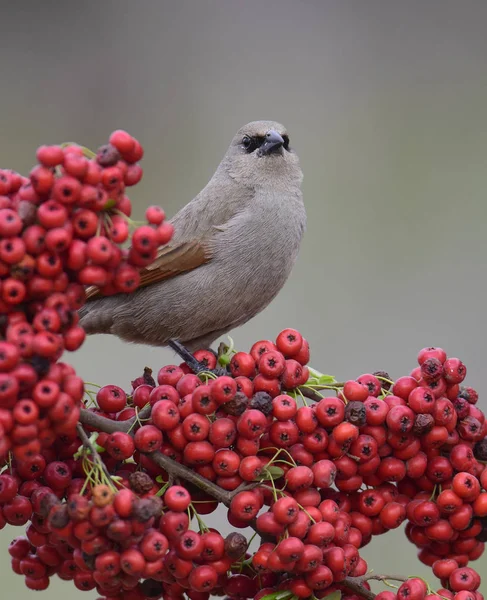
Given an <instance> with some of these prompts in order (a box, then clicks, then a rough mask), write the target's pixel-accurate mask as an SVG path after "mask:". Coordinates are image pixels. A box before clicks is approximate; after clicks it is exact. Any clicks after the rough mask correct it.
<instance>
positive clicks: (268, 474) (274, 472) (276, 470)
mask: <svg viewBox="0 0 487 600" xmlns="http://www.w3.org/2000/svg"><path fill="white" fill-rule="evenodd" d="M283 475H284V471H283V470H282V469H281V467H275V466H274V465H271V466H270V467H266V468H265V470H264V471H263V473H262V475H259V477H257V481H258V480H259V479H262V478H265V479H279V478H281V477H282V476H283ZM261 600H262V599H261Z"/></svg>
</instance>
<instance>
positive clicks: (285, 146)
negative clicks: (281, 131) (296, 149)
mask: <svg viewBox="0 0 487 600" xmlns="http://www.w3.org/2000/svg"><path fill="white" fill-rule="evenodd" d="M282 139H283V140H284V144H283V146H284V150H288V151H289V136H288V135H283V136H282Z"/></svg>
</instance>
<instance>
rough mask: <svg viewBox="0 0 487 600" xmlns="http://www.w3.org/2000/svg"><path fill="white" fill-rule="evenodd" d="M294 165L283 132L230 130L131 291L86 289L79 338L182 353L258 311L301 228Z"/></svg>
mask: <svg viewBox="0 0 487 600" xmlns="http://www.w3.org/2000/svg"><path fill="white" fill-rule="evenodd" d="M302 179H303V175H302V171H301V168H300V166H299V160H298V157H297V155H296V153H295V152H294V150H293V149H292V148H291V146H290V144H289V136H288V133H287V131H286V129H285V128H284V127H283V126H282V125H280V124H279V123H275V122H273V121H255V122H252V123H249V124H248V125H245V126H244V127H242V128H241V129H239V130H238V132H237V134H236V135H235V137H234V138H233V140H232V142H231V144H230V147H229V148H228V150H227V153H226V154H225V156H224V158H223V160H222V161H221V163H220V165H219V166H218V168H217V170H216V172H215V174H214V175H213V177H212V178H211V180H210V182H209V183H208V185H207V186H206V187H205V188H204V189H203V190H202V191H201V192H200V193H199V194H198V195H197V196H196V198H194V200H192V201H191V202H190V203H189V204H187V205H186V206H185V207H184V208H182V209H181V210H180V211H179V212H178V213H177V214H176V216H175V217H174V218H173V219H172V220H171V223H172V224H173V226H174V236H173V238H172V240H171V241H170V243H169V244H168V246H165V247H163V248H162V249H161V251H160V252H159V255H158V257H157V258H156V259H155V261H154V262H153V263H152V264H151V265H149V267H146V268H144V269H143V270H142V271H141V283H140V287H139V288H138V289H137V290H136V291H135V292H134V293H132V294H118V295H114V296H107V297H100V296H99V294H97V293H96V291H95V293H93V292H90V294H89V301H88V302H87V304H86V305H85V306H84V307H83V308H82V309H81V310H80V315H81V321H80V323H81V325H82V326H83V327H84V328H85V330H86V332H87V333H88V334H101V333H104V334H112V335H116V336H118V337H119V338H121V339H122V340H125V341H129V342H134V343H140V344H148V345H152V346H166V345H170V346H172V347H174V345H173V342H174V341H176V342H179V343H181V344H184V346H185V347H187V348H188V349H189V350H195V349H197V348H204V347H209V346H210V345H211V343H212V342H214V341H215V340H216V339H217V338H218V337H220V336H221V335H223V334H224V333H226V332H228V331H230V330H231V329H233V328H235V327H237V326H239V325H242V324H244V323H246V322H247V321H249V320H250V319H251V318H252V317H254V316H255V315H256V314H257V313H259V312H260V311H262V310H263V309H264V308H266V306H267V305H268V304H269V303H270V302H271V300H272V299H273V298H274V297H275V296H276V295H277V293H278V292H279V291H280V290H281V288H282V287H283V285H284V283H285V282H286V280H287V278H288V277H289V274H290V272H291V269H292V267H293V265H294V263H295V261H296V257H297V255H298V251H299V247H300V243H301V239H302V237H303V234H304V231H305V227H306V212H305V208H304V204H303V198H302V193H301V182H302Z"/></svg>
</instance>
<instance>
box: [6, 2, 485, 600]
mask: <svg viewBox="0 0 487 600" xmlns="http://www.w3.org/2000/svg"><path fill="white" fill-rule="evenodd" d="M2 8H3V10H2V18H1V19H0V44H1V47H2V50H1V55H0V56H1V58H0V82H1V84H0V85H1V92H0V107H1V112H0V134H1V143H0V164H1V165H2V166H5V167H11V168H15V169H17V170H20V171H23V172H28V170H29V169H30V167H31V166H32V165H33V163H34V160H35V158H34V152H35V149H36V147H37V146H38V145H40V144H42V143H56V142H62V141H67V140H75V141H77V142H79V143H82V144H84V145H86V146H90V147H93V148H96V147H97V146H98V145H100V144H101V143H104V142H105V141H106V139H107V136H108V135H109V133H110V132H111V131H112V130H113V129H115V128H118V127H122V128H125V129H127V130H128V131H130V132H131V133H132V134H134V135H136V136H137V137H139V138H140V140H141V141H142V143H143V145H144V146H145V150H146V157H145V159H144V161H143V166H144V168H145V177H144V180H143V182H142V183H141V185H139V186H138V187H137V188H136V190H134V192H133V194H132V199H133V201H134V204H135V211H134V212H135V216H136V217H140V216H142V215H143V210H144V208H145V207H146V206H147V205H149V204H152V203H156V202H157V203H160V204H162V206H164V208H165V209H166V211H167V213H168V214H169V215H172V214H174V213H175V212H176V211H177V210H178V208H179V207H181V206H182V205H183V204H184V203H186V202H187V201H188V200H189V199H191V198H192V197H193V196H194V195H195V194H196V193H197V192H198V191H199V190H200V189H201V188H202V187H203V185H204V184H206V182H207V180H208V179H209V177H210V176H211V174H212V173H213V171H214V169H215V167H216V166H217V164H218V162H219V160H220V158H221V157H222V155H223V153H224V151H225V149H226V147H227V144H228V143H229V141H230V139H231V137H232V136H233V134H234V131H235V130H236V129H237V128H238V127H240V126H241V125H243V124H244V123H246V122H247V121H250V120H254V119H274V120H278V121H282V122H283V123H284V124H285V125H286V126H287V127H288V129H289V131H290V133H291V139H292V143H293V145H294V146H295V148H296V149H297V150H298V152H299V155H300V157H301V161H302V166H303V170H304V173H305V182H304V193H305V201H306V205H307V210H308V216H309V227H308V232H307V236H306V239H305V242H304V245H303V248H302V251H301V255H300V258H299V261H298V264H297V265H296V268H295V270H294V272H293V275H292V277H291V279H290V280H289V282H288V284H287V285H286V287H285V289H284V290H283V292H282V293H281V294H280V296H279V297H278V298H277V299H276V300H275V301H274V302H273V304H272V305H271V306H270V307H269V308H268V309H267V310H266V311H265V312H264V313H262V314H261V315H260V316H258V317H257V318H255V319H254V320H253V321H252V322H251V323H249V324H247V325H246V326H245V327H242V328H241V329H239V330H237V331H234V332H233V337H234V339H235V342H236V344H237V346H238V347H239V348H240V349H248V347H249V346H250V344H251V343H252V342H253V341H255V340H257V339H262V338H272V337H275V336H276V335H277V333H278V332H279V331H280V330H281V329H282V328H284V327H286V326H293V327H297V328H299V329H300V330H301V331H302V332H303V334H304V335H305V336H306V337H307V338H308V339H309V341H310V343H311V347H312V357H313V358H312V364H313V366H315V367H316V368H318V369H320V370H322V371H324V372H327V373H332V374H334V375H336V376H337V377H339V378H347V377H356V376H358V375H359V374H361V373H362V372H367V371H370V370H376V369H386V370H388V371H389V372H390V373H391V374H392V375H393V376H395V377H397V376H400V375H402V374H407V373H408V372H409V370H410V369H411V368H412V367H414V366H415V357H416V353H417V351H418V350H419V349H420V348H422V347H423V346H426V345H431V344H434V345H441V346H444V347H445V348H446V350H447V351H448V352H449V354H451V355H458V356H459V357H461V358H462V359H463V360H464V361H465V362H466V364H467V366H468V368H469V376H468V382H469V383H470V384H471V385H473V386H476V387H477V388H478V390H479V391H480V393H481V404H482V406H483V407H484V408H485V407H486V404H485V399H484V398H483V395H484V394H485V393H486V384H485V379H484V373H485V334H486V324H485V318H484V307H485V304H486V299H487V289H486V284H485V257H486V250H487V240H486V237H485V234H484V230H485V221H486V216H487V207H486V201H485V197H486V182H487V173H486V166H487V129H486V126H485V122H486V116H487V113H486V106H487V41H486V36H485V27H486V19H487V4H486V3H485V2H483V1H482V0H479V1H470V0H464V1H463V2H456V1H453V0H429V1H428V2H424V1H419V0H410V1H409V2H399V1H397V0H396V1H390V0H389V1H388V0H369V1H364V0H348V1H343V0H342V1H338V0H333V1H331V0H330V1H328V0H326V1H323V0H294V2H293V1H291V0H267V1H257V0H247V1H245V2H244V1H243V0H240V1H238V0H226V1H225V0H200V1H195V0H193V1H189V0H179V1H177V2H176V1H173V2H170V1H166V0H164V1H163V0H159V1H156V0H145V1H139V2H128V1H126V0H118V1H117V2H114V1H108V0H107V1H105V2H94V1H85V2H78V3H75V2H53V1H51V2H49V1H44V2H42V3H40V2H27V1H26V2H20V3H14V2H10V3H5V5H4V6H3V7H2ZM72 361H73V363H74V364H75V366H76V367H77V369H78V370H79V372H80V373H81V374H82V375H83V376H84V377H85V378H86V379H88V380H90V381H96V382H98V383H100V384H104V383H117V384H120V385H123V386H126V385H128V384H129V381H130V379H132V378H133V377H134V376H136V375H138V374H139V372H140V371H141V369H142V368H143V367H144V366H145V365H146V364H147V365H150V366H152V367H153V368H154V369H157V368H158V367H160V366H162V365H163V364H166V363H168V362H173V361H174V358H173V356H172V355H171V354H170V353H169V352H168V351H165V350H155V349H147V348H143V347H137V346H129V345H124V344H122V343H121V342H119V341H118V340H116V339H110V338H104V337H99V338H96V339H95V338H94V339H90V340H89V341H88V342H87V343H86V344H85V346H84V347H83V349H82V350H81V351H80V352H78V353H77V354H76V355H75V356H73V357H72ZM19 533H20V531H14V530H12V529H7V530H4V531H2V532H1V533H0V554H1V555H2V556H1V558H0V574H1V578H2V589H3V593H2V597H3V594H6V596H10V594H13V593H15V594H16V597H17V598H18V599H19V600H21V599H27V598H31V597H33V595H34V593H33V592H29V591H28V590H26V589H25V587H24V585H23V581H22V578H21V577H19V576H16V575H13V574H12V573H11V572H10V567H9V564H8V562H9V561H8V556H7V550H6V547H7V543H8V542H9V541H10V539H11V538H12V537H13V536H14V535H16V534H19ZM2 548H3V549H2ZM364 554H365V557H366V558H367V560H368V561H369V566H370V567H371V568H373V569H374V570H375V571H376V572H400V573H402V574H405V575H412V574H416V575H423V576H427V577H428V570H427V569H425V568H424V567H422V566H421V565H420V564H419V563H418V561H417V560H416V558H415V554H416V551H415V549H414V548H413V547H412V546H410V545H409V544H408V543H407V542H406V541H405V540H404V538H403V537H402V534H401V533H400V532H396V533H391V534H389V535H387V536H383V537H381V538H378V539H377V540H375V541H374V542H373V543H372V544H371V545H370V546H369V547H368V548H367V549H366V550H365V552H364ZM486 565H487V560H486V559H485V558H483V559H482V560H481V561H479V562H478V563H477V565H476V566H477V568H479V569H480V571H482V570H485V566H486ZM429 578H430V581H432V582H433V579H432V578H431V577H429ZM483 589H484V592H485V591H487V587H486V586H485V584H484V587H483ZM66 594H70V596H72V597H82V596H81V593H80V592H79V593H77V592H75V591H73V587H72V584H64V583H61V582H59V581H54V582H53V584H52V585H51V588H50V590H49V591H48V592H46V593H44V595H45V596H46V597H50V598H62V597H65V595H66ZM95 596H96V594H95V592H92V593H91V594H90V595H89V596H86V594H85V595H84V597H95Z"/></svg>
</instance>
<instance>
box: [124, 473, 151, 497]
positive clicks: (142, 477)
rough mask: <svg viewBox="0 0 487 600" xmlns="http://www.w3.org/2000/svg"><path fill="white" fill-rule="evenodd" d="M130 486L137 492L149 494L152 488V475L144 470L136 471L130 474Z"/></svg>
mask: <svg viewBox="0 0 487 600" xmlns="http://www.w3.org/2000/svg"><path fill="white" fill-rule="evenodd" d="M129 483H130V487H131V488H132V490H133V491H134V492H135V493H136V494H142V495H143V494H147V492H149V491H150V490H151V489H152V486H153V485H154V482H153V481H152V477H151V476H150V475H148V474H147V473H142V471H136V472H135V473H131V474H130V476H129Z"/></svg>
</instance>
